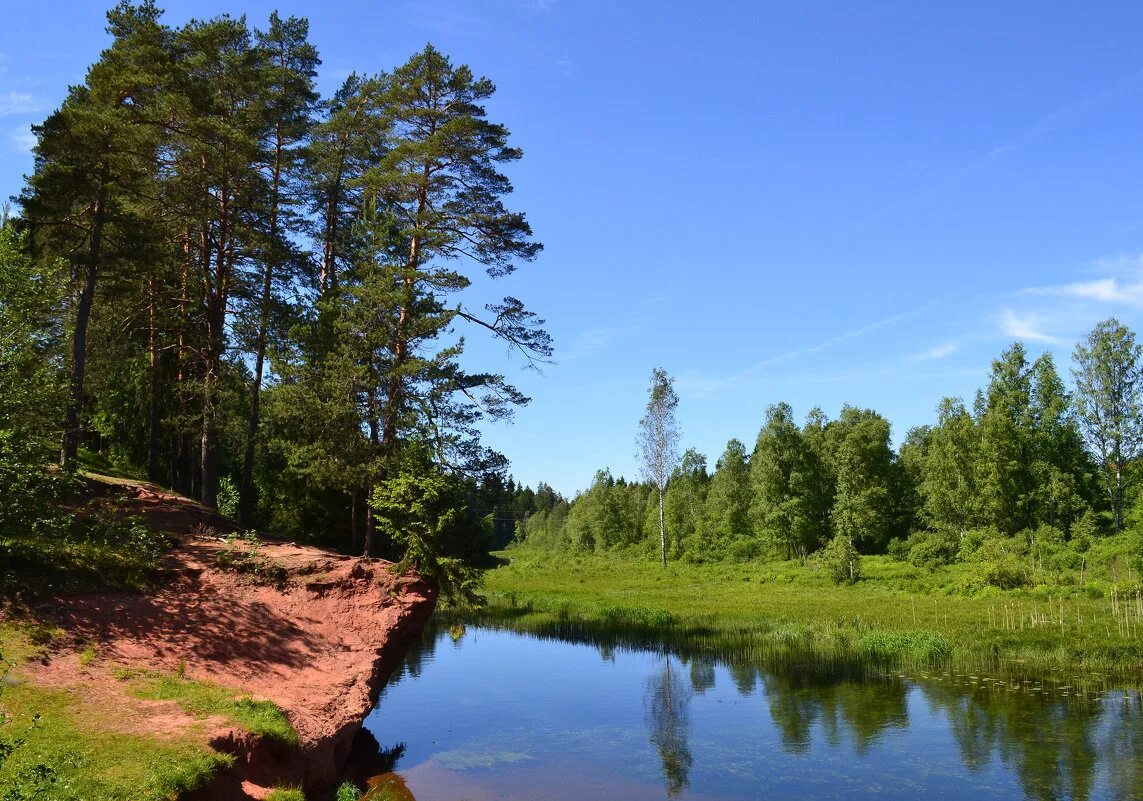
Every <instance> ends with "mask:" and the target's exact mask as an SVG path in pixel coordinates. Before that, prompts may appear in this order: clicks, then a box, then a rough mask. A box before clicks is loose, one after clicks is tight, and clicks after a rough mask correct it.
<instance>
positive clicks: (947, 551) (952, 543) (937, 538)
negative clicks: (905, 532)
mask: <svg viewBox="0 0 1143 801" xmlns="http://www.w3.org/2000/svg"><path fill="white" fill-rule="evenodd" d="M958 544H959V543H958V542H957V537H956V535H955V534H953V533H951V532H941V531H919V532H917V533H916V534H914V535H912V536H911V537H909V543H908V545H909V557H908V558H909V563H910V564H912V565H914V566H916V567H923V568H925V569H927V570H936V569H937V568H938V567H942V566H944V565H950V564H952V563H953V562H955V561H956V557H957V546H958Z"/></svg>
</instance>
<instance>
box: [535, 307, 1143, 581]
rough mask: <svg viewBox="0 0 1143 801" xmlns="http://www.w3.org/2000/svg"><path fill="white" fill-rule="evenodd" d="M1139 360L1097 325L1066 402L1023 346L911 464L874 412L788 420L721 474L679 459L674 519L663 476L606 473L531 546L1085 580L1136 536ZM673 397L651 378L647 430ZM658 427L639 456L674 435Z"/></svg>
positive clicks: (721, 464) (733, 446)
mask: <svg viewBox="0 0 1143 801" xmlns="http://www.w3.org/2000/svg"><path fill="white" fill-rule="evenodd" d="M1141 355H1143V349H1141V348H1140V346H1139V345H1138V344H1137V343H1136V341H1135V335H1134V333H1133V332H1132V331H1131V330H1130V329H1128V328H1127V327H1126V326H1124V325H1122V324H1121V323H1119V322H1118V321H1117V320H1115V319H1110V320H1107V321H1105V322H1103V323H1100V324H1099V325H1098V326H1096V328H1095V329H1094V330H1093V331H1092V332H1091V333H1090V334H1089V335H1088V337H1086V338H1085V340H1084V341H1083V342H1081V343H1079V344H1078V345H1077V346H1076V348H1075V351H1074V355H1073V376H1074V391H1069V389H1068V388H1067V387H1066V386H1065V384H1064V381H1063V380H1062V378H1061V377H1060V374H1059V372H1058V370H1057V368H1056V365H1055V363H1054V362H1053V359H1052V357H1051V355H1050V354H1044V355H1041V356H1039V357H1038V358H1036V359H1035V360H1030V358H1029V356H1028V354H1027V351H1026V350H1025V348H1024V346H1023V345H1022V344H1021V343H1019V342H1017V343H1014V344H1013V345H1012V346H1011V347H1010V348H1008V349H1007V350H1005V351H1004V352H1003V353H1002V354H1001V355H1000V357H999V358H997V359H996V360H995V361H993V363H992V369H991V372H990V375H989V378H988V383H987V385H986V386H985V387H984V388H982V389H981V390H979V391H978V392H977V394H976V397H975V398H974V399H973V401H972V404H971V406H969V405H967V404H966V403H965V402H964V401H963V400H962V399H960V398H945V399H944V400H942V401H941V402H940V404H939V405H938V408H937V421H936V423H935V424H933V425H925V426H920V427H917V428H913V429H911V430H910V431H909V432H908V433H907V434H906V436H905V437H904V439H903V440H902V441H901V443H900V445H899V447H897V448H894V447H893V445H892V440H891V430H890V424H889V421H888V420H887V419H885V417H883V416H882V415H880V414H879V413H877V412H876V411H874V410H872V409H861V408H856V407H852V406H845V407H843V408H842V410H841V413H840V415H839V416H838V417H837V418H836V419H832V420H831V419H829V418H828V417H827V416H826V414H825V413H824V412H823V411H822V410H821V409H816V408H815V409H813V410H811V411H810V412H809V414H808V415H807V416H806V417H805V419H804V420H803V421H802V422H801V423H800V424H799V422H798V421H797V420H796V419H795V414H794V410H793V409H792V408H791V407H790V406H789V405H788V404H786V403H777V404H774V405H772V406H770V407H769V408H767V409H766V413H765V419H764V421H763V424H762V428H761V431H760V432H759V433H758V436H757V438H756V440H755V442H754V446H753V448H752V449H748V448H747V446H746V445H745V444H744V443H742V442H741V441H740V440H738V439H731V440H730V441H729V442H728V443H727V446H726V449H725V450H724V451H723V453H722V454H721V455H720V456H719V458H718V460H717V461H716V463H715V465H714V469H713V471H712V470H710V469H709V467H708V463H707V458H706V457H705V456H704V455H703V454H701V453H699V452H697V451H696V450H694V449H689V450H687V451H686V452H685V453H683V454H682V456H681V458H677V459H676V460H675V462H674V464H673V465H672V468H673V469H672V470H671V471H670V478H669V481H667V482H666V485H665V487H664V488H663V489H664V492H663V498H662V507H661V509H662V512H661V514H662V517H661V518H660V505H659V499H658V495H659V489H660V486H659V484H658V480H657V479H656V476H655V475H654V474H655V473H656V472H661V471H656V470H648V471H647V477H648V480H647V481H646V482H628V481H626V480H624V479H623V478H622V477H620V478H615V477H613V476H612V474H611V473H610V472H609V471H608V470H601V471H599V472H598V473H597V474H596V476H595V479H594V481H593V482H592V484H591V487H590V488H589V489H588V490H587V491H585V492H584V493H582V494H580V495H579V496H577V497H576V498H575V499H574V500H573V501H571V502H567V501H563V502H561V503H558V504H557V505H556V506H554V507H553V508H552V509H551V510H549V511H548V512H546V513H537V514H535V515H533V516H531V517H529V518H528V520H527V521H526V522H525V523H523V524H522V525H521V526H520V531H519V537H520V539H522V540H524V541H525V542H527V543H530V544H532V545H535V546H538V547H546V548H552V549H557V550H570V551H597V552H598V551H613V550H616V549H632V550H635V551H651V550H655V551H658V550H660V548H665V549H666V551H668V552H669V555H670V556H671V557H672V558H674V559H686V560H691V561H710V560H724V559H732V560H745V559H758V558H765V559H793V558H797V559H802V560H805V559H806V558H807V557H809V556H810V555H811V554H814V553H817V552H819V551H822V550H823V549H824V548H825V546H826V545H827V544H828V543H831V541H834V540H836V539H839V538H840V539H841V540H843V541H844V542H845V543H846V544H847V545H849V546H852V547H853V548H854V549H856V550H857V551H858V552H860V553H865V554H881V553H887V552H889V553H893V554H895V555H898V556H900V557H902V558H909V559H911V560H912V561H914V562H916V563H918V564H924V565H929V566H935V565H938V564H943V563H948V562H951V561H955V560H956V559H958V558H962V557H964V555H965V554H966V552H977V551H980V549H981V548H984V549H985V550H986V551H987V550H988V549H994V550H996V551H997V552H998V553H997V554H994V555H995V556H996V560H995V561H997V562H998V563H999V564H1000V567H999V568H998V569H1003V568H1004V567H1005V566H1007V568H1008V569H1009V570H1010V571H1012V572H1014V573H1015V575H1013V576H1008V577H1007V579H1006V578H1005V577H1003V576H997V577H995V578H996V583H1004V582H1005V581H1006V580H1007V581H1010V582H1012V583H1020V582H1021V581H1022V580H1023V579H1024V578H1025V577H1026V576H1025V573H1026V571H1023V569H1022V568H1020V567H1013V564H1015V561H1018V560H1017V557H1019V556H1027V555H1028V553H1029V551H1030V550H1031V551H1034V552H1035V553H1036V554H1037V555H1038V557H1039V559H1040V562H1041V564H1043V561H1044V557H1045V555H1047V556H1048V561H1049V562H1051V561H1052V560H1053V559H1056V560H1057V561H1059V562H1060V563H1061V564H1065V563H1066V564H1071V563H1072V562H1074V563H1075V564H1076V565H1077V566H1078V565H1079V564H1080V563H1081V562H1082V560H1083V554H1082V551H1083V549H1084V548H1086V547H1088V545H1089V544H1090V542H1091V540H1092V538H1093V537H1098V536H1100V535H1103V534H1119V533H1121V532H1123V531H1124V529H1125V526H1126V525H1127V521H1128V515H1129V513H1130V511H1131V508H1132V505H1133V503H1134V498H1135V495H1134V493H1133V491H1132V490H1133V485H1134V479H1135V478H1136V477H1137V475H1138V471H1139V469H1138V457H1139V453H1140V448H1141V446H1143V381H1141V370H1143V358H1141ZM664 382H667V383H666V384H665V386H666V388H667V389H666V391H668V392H670V389H669V379H668V378H667V377H666V376H665V374H663V373H662V371H655V373H654V374H653V376H652V389H651V393H650V397H651V400H650V402H649V404H648V413H649V414H651V413H652V412H655V411H656V410H659V412H660V415H661V412H662V409H663V408H664V405H663V403H662V401H661V395H662V393H663V392H664V389H663V387H664ZM657 398H658V399H659V400H658V401H657ZM672 408H673V407H672ZM646 420H647V418H645V421H644V429H643V430H642V432H641V437H640V444H641V446H642V445H645V443H646V434H647V432H648V431H651V432H654V431H657V430H661V429H662V425H661V424H658V423H656V424H655V425H652V426H651V427H650V428H648V427H647V422H646ZM660 441H662V437H660ZM652 451H654V452H653V453H651V454H650V456H648V455H647V453H646V448H645V447H644V448H643V453H644V461H645V462H647V463H648V464H650V465H652V466H653V465H655V464H656V463H657V462H656V460H659V461H661V458H662V453H661V452H659V451H655V449H652ZM660 520H662V521H663V525H662V526H660ZM664 532H666V533H665V534H664ZM664 542H665V545H664ZM656 546H658V547H656ZM1009 557H1011V559H1009ZM1014 560H1015V561H1014ZM851 570H852V568H851ZM851 575H852V573H851Z"/></svg>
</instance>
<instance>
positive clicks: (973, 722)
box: [761, 668, 1143, 801]
mask: <svg viewBox="0 0 1143 801" xmlns="http://www.w3.org/2000/svg"><path fill="white" fill-rule="evenodd" d="M761 675H762V684H763V689H764V690H765V693H766V700H767V703H768V704H769V707H770V716H771V719H772V720H773V723H774V726H775V728H776V729H777V730H778V733H779V735H780V737H781V741H782V747H783V750H785V751H787V752H790V753H794V754H804V753H806V752H807V751H808V749H809V747H810V744H811V742H812V734H813V729H814V726H815V725H817V726H818V727H819V729H820V731H821V736H822V737H823V738H824V739H825V741H826V742H828V743H830V744H832V745H838V744H839V743H840V742H841V740H842V739H843V738H844V737H845V736H848V737H849V739H850V740H851V741H852V742H853V745H854V748H855V750H856V751H857V752H858V753H859V754H862V753H866V752H867V751H868V750H869V748H870V747H871V746H872V745H873V744H874V743H875V742H876V741H877V739H878V738H879V737H880V736H882V734H883V733H885V732H886V731H887V730H888V729H892V728H902V729H903V728H906V727H907V726H908V725H909V720H908V711H907V709H908V694H909V692H910V689H909V688H910V685H909V684H908V683H906V682H902V681H895V680H892V679H883V680H879V679H875V678H854V677H853V676H852V674H850V675H846V674H840V675H839V674H832V675H831V673H830V671H829V670H828V669H824V668H823V669H817V670H804V669H801V670H791V669H784V670H778V671H773V672H763V673H762V674H761ZM918 689H919V691H920V692H922V693H923V694H924V697H925V698H926V700H927V701H928V704H929V708H930V710H931V711H932V712H933V713H934V714H938V713H939V714H941V715H942V716H943V717H944V718H945V719H946V720H947V725H948V727H949V731H950V733H951V735H952V738H953V740H954V741H955V742H956V745H957V748H958V750H959V753H960V757H961V759H962V760H963V762H964V764H965V766H966V767H967V768H968V769H969V770H973V771H977V770H983V769H984V768H986V767H987V766H988V764H989V763H990V762H991V761H992V760H993V759H996V760H999V761H1000V762H1001V763H1002V764H1004V765H1005V766H1007V767H1008V768H1009V769H1011V770H1012V771H1013V772H1014V773H1015V774H1016V777H1017V779H1018V781H1019V782H1020V786H1021V789H1022V790H1023V793H1024V797H1025V798H1027V799H1034V801H1056V800H1057V799H1072V800H1073V801H1085V799H1089V798H1091V797H1092V793H1093V788H1094V787H1095V782H1096V778H1097V776H1099V775H1101V774H1102V775H1104V776H1105V777H1106V780H1107V785H1108V786H1107V791H1108V795H1109V797H1112V798H1125V799H1126V798H1143V701H1141V696H1140V695H1139V694H1132V696H1131V699H1130V701H1129V702H1128V703H1126V704H1121V703H1119V702H1118V701H1117V702H1107V703H1104V702H1101V703H1090V702H1088V701H1084V700H1080V699H1077V698H1076V697H1075V696H1070V697H1065V696H1061V695H1054V696H1046V695H1040V694H1033V693H1027V692H1005V691H1002V690H997V689H988V688H987V687H979V688H977V687H970V686H964V685H957V684H955V683H953V682H951V681H935V680H934V681H926V682H922V683H920V684H919V685H918Z"/></svg>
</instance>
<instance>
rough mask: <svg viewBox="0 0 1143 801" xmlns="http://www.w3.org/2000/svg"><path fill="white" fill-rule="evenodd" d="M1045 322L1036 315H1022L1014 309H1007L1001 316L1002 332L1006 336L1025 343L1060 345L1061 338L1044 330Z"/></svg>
mask: <svg viewBox="0 0 1143 801" xmlns="http://www.w3.org/2000/svg"><path fill="white" fill-rule="evenodd" d="M1043 325H1044V320H1043V317H1042V316H1041V315H1038V314H1035V313H1029V314H1021V313H1019V312H1017V311H1014V310H1013V309H1005V310H1004V311H1003V312H1001V314H1000V330H1001V331H1003V332H1004V334H1005V335H1006V336H1009V337H1012V338H1013V339H1019V340H1021V341H1023V342H1039V343H1041V344H1045V345H1054V344H1057V343H1059V341H1060V340H1059V338H1058V337H1054V336H1052V335H1051V334H1049V333H1047V332H1045V331H1044V330H1043Z"/></svg>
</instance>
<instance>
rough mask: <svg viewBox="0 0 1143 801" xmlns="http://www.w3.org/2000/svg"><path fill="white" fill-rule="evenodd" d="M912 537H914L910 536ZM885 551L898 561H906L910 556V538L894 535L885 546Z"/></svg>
mask: <svg viewBox="0 0 1143 801" xmlns="http://www.w3.org/2000/svg"><path fill="white" fill-rule="evenodd" d="M910 539H912V538H911V537H910ZM885 552H886V553H887V554H889V556H890V557H892V558H893V559H896V560H897V561H898V562H904V561H906V560H907V559H908V558H909V540H907V539H903V538H902V537H894V538H893V539H891V540H889V545H888V546H887V547H886V548H885Z"/></svg>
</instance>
